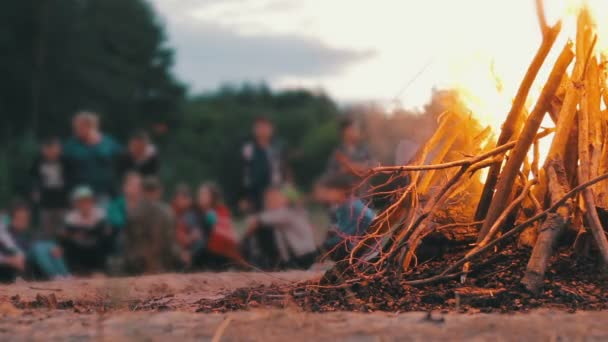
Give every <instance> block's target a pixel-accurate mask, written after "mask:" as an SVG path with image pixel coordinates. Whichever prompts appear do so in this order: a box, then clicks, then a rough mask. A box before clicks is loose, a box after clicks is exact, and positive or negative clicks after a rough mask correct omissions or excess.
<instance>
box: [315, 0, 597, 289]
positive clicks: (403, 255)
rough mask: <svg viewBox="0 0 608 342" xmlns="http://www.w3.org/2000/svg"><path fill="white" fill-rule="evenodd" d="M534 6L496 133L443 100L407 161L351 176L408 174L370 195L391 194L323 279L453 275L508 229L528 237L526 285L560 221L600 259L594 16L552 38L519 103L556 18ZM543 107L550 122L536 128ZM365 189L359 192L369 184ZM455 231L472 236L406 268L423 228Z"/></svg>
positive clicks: (535, 280) (536, 275)
mask: <svg viewBox="0 0 608 342" xmlns="http://www.w3.org/2000/svg"><path fill="white" fill-rule="evenodd" d="M542 5H543V4H542V2H541V0H538V1H537V10H538V18H539V22H540V27H541V31H542V35H543V39H542V43H541V45H540V47H539V49H538V51H537V53H536V55H535V56H534V59H533V61H532V63H531V64H530V66H529V68H528V70H527V72H526V74H525V77H524V79H523V81H522V83H521V85H520V87H519V90H518V92H517V94H516V97H515V98H514V101H513V104H512V107H511V110H510V112H509V113H508V114H507V116H506V118H505V122H504V124H503V126H502V130H501V132H500V135H499V136H498V138H497V139H494V140H491V139H490V138H491V137H490V134H491V131H490V130H489V129H485V130H484V129H481V128H479V127H478V126H476V124H475V123H474V120H472V119H471V117H470V115H469V114H467V112H466V110H465V109H464V108H463V107H461V106H454V107H453V108H450V110H448V111H447V112H446V113H444V115H442V116H441V118H440V120H439V126H438V128H437V130H436V132H435V133H434V135H433V136H432V137H430V139H429V140H428V141H427V143H426V144H425V145H424V146H423V147H422V148H421V149H420V150H419V151H418V153H417V155H416V157H415V158H414V159H413V160H412V161H411V162H410V163H409V164H408V165H403V166H382V167H376V168H373V169H371V170H370V171H369V172H368V173H367V174H365V175H362V176H363V178H364V181H363V183H365V182H366V181H369V179H370V178H372V177H375V176H377V175H378V174H384V175H385V176H386V175H389V182H390V181H398V180H400V179H407V180H408V182H407V184H408V185H406V186H402V187H399V188H397V189H396V190H393V191H389V192H386V193H383V194H382V195H385V196H392V201H391V204H390V205H389V206H387V207H386V208H385V209H384V210H383V211H382V212H381V213H379V215H378V217H377V219H376V221H375V224H373V225H372V227H370V229H369V231H368V233H367V235H366V236H365V237H364V238H363V240H362V241H359V242H358V243H356V244H355V246H354V248H352V250H351V251H350V255H349V257H348V258H347V259H346V260H344V261H342V262H340V263H338V264H337V265H336V267H335V268H334V269H333V270H331V271H330V273H328V274H329V275H332V277H330V278H327V277H326V279H330V280H331V279H334V280H335V279H341V277H339V275H342V274H343V273H344V272H347V271H348V272H350V273H349V274H351V276H352V274H353V273H354V274H355V277H354V278H353V279H365V278H371V277H378V276H384V275H386V274H387V272H388V271H396V272H398V274H400V275H402V276H404V277H405V279H406V280H405V283H406V284H410V285H422V284H428V283H431V282H437V281H442V280H445V279H449V278H453V277H457V276H461V277H463V276H466V274H467V273H468V272H470V271H471V270H472V269H473V268H474V267H475V260H476V258H480V257H481V258H483V257H484V255H485V256H487V254H488V252H489V251H491V250H493V249H496V248H498V249H499V248H500V247H501V246H504V243H507V242H508V243H514V241H517V240H518V239H515V237H519V241H520V242H522V243H527V244H529V245H530V246H533V250H532V254H531V257H530V259H529V261H528V265H527V269H526V273H525V276H524V278H523V279H522V283H523V284H524V285H525V286H526V287H527V288H528V289H529V290H530V291H533V292H538V291H539V290H540V289H541V287H542V284H543V282H544V275H545V272H546V270H547V267H548V264H549V262H550V259H551V256H552V254H553V253H554V251H555V248H556V246H557V242H558V238H559V237H560V235H561V234H562V233H564V232H565V231H573V232H574V233H575V234H576V236H577V237H576V240H575V243H574V248H575V250H578V251H581V252H583V251H587V252H588V251H589V250H591V249H592V248H593V249H594V250H595V251H597V254H598V255H599V256H600V258H601V261H603V262H604V263H606V264H608V240H607V239H606V233H605V230H604V227H602V223H601V221H600V218H599V217H598V208H608V194H607V191H606V184H605V183H601V182H602V181H604V180H606V179H608V150H607V149H608V117H607V116H606V115H603V114H604V113H602V111H601V103H602V101H603V102H604V104H605V105H608V96H607V92H606V91H605V90H606V89H605V87H606V74H605V70H604V61H601V63H600V62H598V60H597V58H596V55H595V53H594V50H595V49H594V47H595V44H596V41H597V37H596V35H595V26H594V23H593V20H592V17H591V14H590V13H589V11H588V10H586V9H583V10H581V12H580V14H579V16H578V21H577V37H576V42H575V43H573V42H571V41H569V42H568V43H567V44H566V45H565V46H564V47H563V48H562V50H561V53H560V54H559V57H558V58H557V60H556V62H555V64H554V65H553V68H552V70H551V73H550V75H549V77H548V79H547V80H546V83H545V84H544V87H543V89H542V92H541V94H540V96H539V97H538V99H537V101H536V103H535V105H534V107H533V109H532V110H531V111H530V112H529V113H528V112H527V110H526V109H525V107H524V104H525V103H526V101H527V99H528V93H529V91H530V88H531V86H532V84H533V82H534V81H535V79H536V77H537V74H538V72H539V70H540V68H541V66H542V65H543V63H544V61H545V59H546V57H547V55H548V54H549V52H550V50H551V49H552V48H553V45H554V43H555V41H556V38H557V37H558V35H559V33H560V30H561V22H558V23H556V24H555V25H553V26H549V25H548V24H547V23H546V20H545V16H544V11H543V6H542ZM572 63H574V66H573V68H571V69H570V70H571V71H569V66H570V65H571V64H572ZM547 115H548V116H549V117H550V118H551V120H553V122H554V123H555V129H551V130H549V129H544V128H542V127H541V123H542V121H543V120H544V119H545V116H547ZM550 136H552V141H551V147H550V150H549V151H548V154H547V156H546V161H545V162H544V164H543V165H539V164H540V155H539V154H540V153H539V147H538V142H539V140H540V139H543V138H546V139H549V137H550ZM489 141H490V142H489ZM494 141H495V143H493V142H494ZM456 151H458V152H456ZM484 169H485V170H486V171H485V172H487V175H486V177H485V182H483V183H482V182H481V181H480V178H481V177H480V173H481V172H480V171H481V170H484ZM374 190H376V189H374V188H372V189H371V191H370V192H371V193H372V194H374V195H379V194H378V193H377V192H374ZM468 208H472V209H471V210H468V211H467V209H468ZM446 213H447V215H446ZM446 217H447V218H448V219H450V218H451V221H452V222H447V221H446ZM462 228H464V229H462ZM460 231H464V232H468V233H469V234H470V233H471V232H472V233H474V235H475V238H474V241H473V242H474V243H472V244H471V245H472V247H471V248H470V250H468V252H467V253H466V255H465V256H464V257H463V258H462V259H460V260H459V261H457V262H454V263H453V264H451V265H449V266H447V267H446V269H444V270H442V271H440V272H438V274H437V275H435V276H432V277H430V278H425V279H408V277H407V275H408V272H409V271H410V270H411V269H412V267H414V266H415V264H416V262H417V253H418V252H419V247H420V246H421V244H423V243H424V241H425V238H427V237H429V236H431V235H433V234H438V233H440V234H441V233H443V234H447V235H450V233H451V236H452V237H454V236H458V235H461V234H459V233H458V232H460ZM378 241H382V242H383V243H382V244H381V245H382V250H381V252H380V253H379V255H377V256H376V257H370V249H377V248H378V247H377V246H378V245H379V244H378ZM374 246H375V247H374ZM494 251H495V250H494ZM336 276H338V277H336ZM351 280H352V279H351Z"/></svg>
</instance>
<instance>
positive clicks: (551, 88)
mask: <svg viewBox="0 0 608 342" xmlns="http://www.w3.org/2000/svg"><path fill="white" fill-rule="evenodd" d="M573 58H574V53H573V52H572V49H571V47H570V45H569V44H567V45H566V46H565V47H564V49H563V50H562V52H561V54H560V56H559V58H558V59H557V62H556V63H555V66H554V67H553V70H552V71H551V74H550V75H549V80H548V81H547V83H546V84H545V86H544V87H543V90H542V92H541V94H540V97H539V98H538V101H537V103H536V105H535V107H534V109H533V110H532V112H531V113H530V116H529V117H528V119H527V121H526V124H525V125H524V128H523V130H522V132H521V134H520V136H519V138H518V139H517V143H516V144H515V147H514V148H513V150H512V151H511V153H510V154H509V159H508V160H507V163H506V165H505V167H504V170H503V171H502V173H501V174H500V179H499V181H498V184H497V186H496V193H495V194H494V197H493V198H492V201H491V203H490V207H489V209H488V214H487V216H486V218H485V222H484V224H483V226H482V227H481V230H480V232H479V237H478V239H477V240H478V241H482V240H483V239H484V237H485V236H486V234H487V233H488V231H489V230H490V228H491V227H492V225H493V224H494V222H495V221H496V219H497V218H498V217H499V216H500V214H501V213H502V212H503V211H504V209H505V208H506V206H507V205H508V203H507V200H508V199H509V197H510V196H511V190H512V187H513V183H514V181H515V178H516V177H517V173H518V172H519V169H520V167H521V164H522V162H523V161H524V158H525V157H526V155H527V153H528V151H529V150H530V146H531V145H532V143H533V142H534V139H535V137H536V133H537V132H538V129H539V128H540V125H541V122H542V120H543V117H544V116H545V114H546V112H547V109H548V107H549V103H550V99H551V98H552V97H553V96H554V94H555V91H556V90H557V88H558V87H559V84H560V82H561V80H562V77H563V75H564V74H565V73H566V69H567V68H568V65H570V63H571V62H572V59H573Z"/></svg>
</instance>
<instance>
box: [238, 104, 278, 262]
mask: <svg viewBox="0 0 608 342" xmlns="http://www.w3.org/2000/svg"><path fill="white" fill-rule="evenodd" d="M241 152H242V155H241V157H242V164H243V181H242V189H243V190H242V197H241V200H240V203H239V206H240V209H241V211H242V212H245V213H247V214H254V213H259V212H260V211H262V210H263V209H264V193H265V192H266V190H267V189H268V188H270V187H271V186H280V185H281V183H282V182H283V181H284V170H285V163H284V161H283V151H282V148H281V146H280V145H279V144H278V143H277V141H276V140H275V139H274V126H273V124H272V122H271V121H270V120H269V119H268V118H266V117H263V116H262V117H258V118H256V120H255V121H254V123H253V140H251V141H248V142H246V143H245V144H244V145H243V148H242V151H241ZM248 240H249V243H247V244H245V245H244V247H243V254H244V255H245V257H246V258H247V259H249V260H256V259H260V260H261V257H262V256H266V258H263V259H264V260H278V258H279V251H278V248H277V241H276V237H275V235H274V231H273V229H272V228H270V227H263V226H262V227H258V229H256V231H255V233H254V234H253V235H252V236H251V238H250V239H248ZM258 266H260V267H266V268H268V267H270V266H271V265H267V264H259V265H258Z"/></svg>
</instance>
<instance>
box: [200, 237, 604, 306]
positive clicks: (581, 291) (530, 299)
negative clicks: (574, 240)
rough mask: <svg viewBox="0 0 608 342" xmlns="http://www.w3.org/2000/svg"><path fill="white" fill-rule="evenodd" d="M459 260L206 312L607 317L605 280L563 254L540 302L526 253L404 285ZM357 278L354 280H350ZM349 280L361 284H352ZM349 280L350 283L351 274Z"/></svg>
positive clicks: (258, 290) (591, 266)
mask: <svg viewBox="0 0 608 342" xmlns="http://www.w3.org/2000/svg"><path fill="white" fill-rule="evenodd" d="M463 253H464V251H463V252H461V253H453V254H451V255H446V256H444V257H443V258H441V259H440V260H438V261H433V260H431V261H429V262H426V263H424V264H422V265H420V266H418V267H417V268H415V269H414V270H413V272H412V273H411V274H408V275H407V276H404V277H401V278H400V276H398V275H397V274H394V273H391V274H389V276H388V277H387V276H386V275H383V276H381V277H377V278H372V279H369V280H364V281H357V282H352V283H346V284H345V282H338V285H340V286H318V285H317V283H316V282H308V283H302V284H298V285H295V286H294V285H277V284H275V285H272V286H266V285H261V286H258V287H253V288H241V289H237V290H236V291H234V292H232V293H230V294H229V295H227V296H225V297H222V298H220V299H208V298H204V299H202V300H201V301H200V302H199V304H200V307H199V308H198V310H199V311H202V312H227V311H235V310H244V309H248V308H252V307H253V308H257V307H260V306H263V307H275V308H283V307H286V306H289V305H292V304H293V305H296V306H297V307H299V308H300V309H302V310H304V311H311V312H332V311H358V312H375V311H387V312H399V311H401V312H410V311H427V312H428V311H439V312H446V313H447V312H462V313H464V312H468V313H476V312H485V313H492V312H497V313H509V312H526V311H529V310H533V309H538V308H554V309H560V310H565V311H568V312H575V311H577V310H605V309H608V302H607V301H606V300H605V298H608V278H607V277H606V276H605V272H602V271H601V269H600V267H599V266H598V265H596V264H595V262H594V261H592V260H591V259H579V258H576V257H573V256H571V255H569V254H565V253H558V254H557V256H556V257H555V258H554V260H553V263H552V267H551V269H550V270H549V272H548V274H547V277H546V280H545V286H544V289H543V291H542V293H541V294H540V295H533V294H531V293H529V292H528V291H526V290H525V289H524V288H523V286H522V285H521V283H520V280H521V279H522V277H523V274H524V270H525V266H526V264H525V261H526V260H528V257H529V250H527V249H510V250H509V249H507V250H504V251H501V253H499V254H495V255H493V256H491V257H490V258H488V259H487V260H485V263H484V264H480V265H479V264H477V265H475V264H473V266H472V270H473V271H472V272H471V273H469V274H468V275H467V277H466V278H465V279H464V282H463V279H462V278H461V277H456V278H455V279H452V280H449V281H444V282H439V283H435V284H430V285H424V286H419V287H416V286H409V285H407V284H406V283H405V280H407V279H420V278H425V277H430V276H433V275H435V274H437V272H439V271H441V270H443V269H445V268H446V267H447V265H449V264H450V263H453V262H455V261H456V260H459V259H460V258H461V257H462V256H463ZM351 276H352V275H351ZM351 278H353V279H354V278H356V277H354V276H352V277H351ZM346 279H349V277H348V273H347V276H346Z"/></svg>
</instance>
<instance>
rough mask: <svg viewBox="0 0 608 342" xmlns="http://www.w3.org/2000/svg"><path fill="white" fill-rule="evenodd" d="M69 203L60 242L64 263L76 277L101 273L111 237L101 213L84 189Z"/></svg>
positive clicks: (89, 190) (76, 192)
mask: <svg viewBox="0 0 608 342" xmlns="http://www.w3.org/2000/svg"><path fill="white" fill-rule="evenodd" d="M71 201H72V209H71V210H70V211H69V212H68V213H67V215H66V218H65V227H64V229H63V232H62V234H61V238H60V240H61V245H62V247H63V249H64V251H65V257H66V260H67V261H68V264H69V265H70V268H72V269H73V270H75V271H78V272H79V273H85V274H86V273H89V272H92V271H104V270H105V266H106V259H107V256H108V255H109V254H110V252H111V251H112V235H113V234H112V229H111V228H110V226H109V224H108V222H107V220H106V213H105V210H103V209H102V208H100V207H98V206H97V202H96V200H95V196H94V194H93V190H91V188H89V187H87V186H81V187H77V188H76V189H75V190H74V191H73V193H72V196H71Z"/></svg>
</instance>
